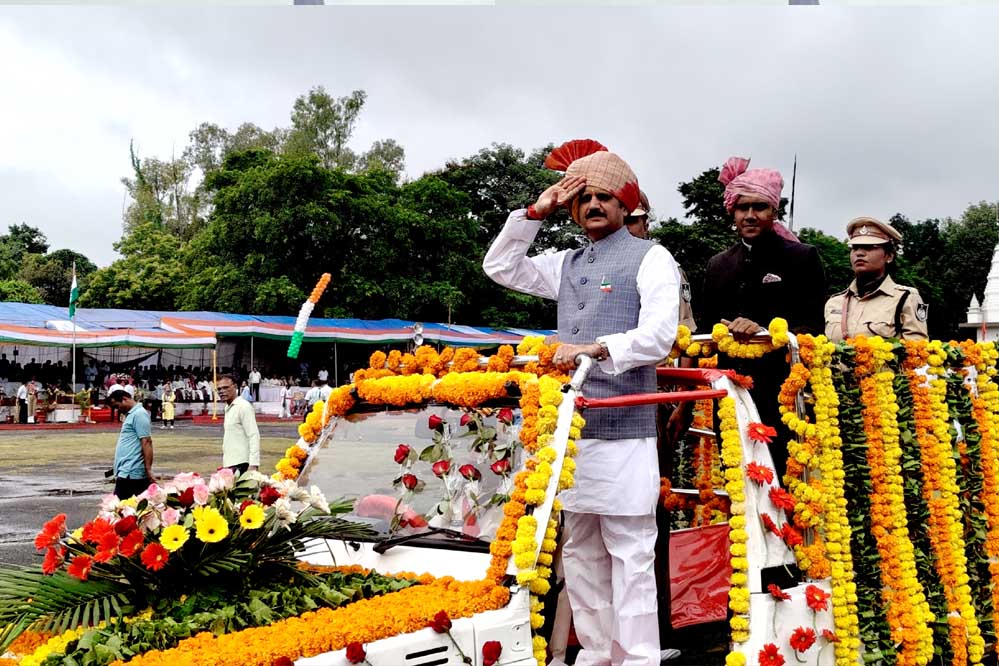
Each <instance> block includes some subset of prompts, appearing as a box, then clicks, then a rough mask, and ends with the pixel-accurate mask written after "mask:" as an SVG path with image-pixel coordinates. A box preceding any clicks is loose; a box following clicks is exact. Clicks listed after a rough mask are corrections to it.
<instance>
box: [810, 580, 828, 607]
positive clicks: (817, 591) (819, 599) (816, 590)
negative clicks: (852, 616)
mask: <svg viewBox="0 0 999 666" xmlns="http://www.w3.org/2000/svg"><path fill="white" fill-rule="evenodd" d="M830 596H832V595H830V594H829V593H828V592H824V591H823V590H822V588H820V587H816V586H815V585H809V586H808V587H806V588H805V603H807V604H808V607H809V608H811V609H812V610H813V611H824V610H828V609H829V597H830Z"/></svg>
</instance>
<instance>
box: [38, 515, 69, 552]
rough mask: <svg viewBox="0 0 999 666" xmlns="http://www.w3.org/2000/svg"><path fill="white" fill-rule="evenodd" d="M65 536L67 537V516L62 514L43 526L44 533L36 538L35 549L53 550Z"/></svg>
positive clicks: (40, 533)
mask: <svg viewBox="0 0 999 666" xmlns="http://www.w3.org/2000/svg"><path fill="white" fill-rule="evenodd" d="M64 536H66V514H65V513H60V514H59V515H58V516H56V517H55V518H53V519H52V520H50V521H48V522H47V523H45V524H44V525H42V531H41V532H39V533H38V536H36V537H35V548H37V549H38V550H39V551H42V550H45V549H46V548H52V547H53V546H55V545H56V544H58V543H59V539H61V538H63V537H64Z"/></svg>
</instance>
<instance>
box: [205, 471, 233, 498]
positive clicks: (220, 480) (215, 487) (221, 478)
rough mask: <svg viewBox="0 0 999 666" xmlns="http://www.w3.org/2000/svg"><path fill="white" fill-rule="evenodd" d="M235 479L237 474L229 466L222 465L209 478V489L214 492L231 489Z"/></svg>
mask: <svg viewBox="0 0 999 666" xmlns="http://www.w3.org/2000/svg"><path fill="white" fill-rule="evenodd" d="M235 481H236V475H235V474H233V472H232V470H231V469H229V468H228V467H222V468H221V469H219V470H218V471H217V472H215V473H214V474H212V478H211V479H209V480H208V490H209V492H213V493H218V492H222V491H224V490H229V489H230V488H232V486H233V483H235ZM195 501H197V500H195Z"/></svg>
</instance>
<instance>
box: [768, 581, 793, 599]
mask: <svg viewBox="0 0 999 666" xmlns="http://www.w3.org/2000/svg"><path fill="white" fill-rule="evenodd" d="M767 591H768V592H770V596H772V597H773V598H774V599H776V600H777V601H789V600H790V599H791V595H790V594H788V593H787V592H785V591H784V590H782V589H780V588H779V587H777V584H776V583H770V584H769V585H767Z"/></svg>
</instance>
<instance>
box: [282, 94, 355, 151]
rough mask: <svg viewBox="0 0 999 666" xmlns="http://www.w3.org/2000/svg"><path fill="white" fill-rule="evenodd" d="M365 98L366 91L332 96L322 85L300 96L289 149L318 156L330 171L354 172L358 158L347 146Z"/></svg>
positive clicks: (293, 112) (294, 113) (294, 114)
mask: <svg viewBox="0 0 999 666" xmlns="http://www.w3.org/2000/svg"><path fill="white" fill-rule="evenodd" d="M366 99H367V93H365V92H364V91H363V90H355V91H354V92H352V93H351V94H350V95H347V96H344V97H333V96H332V95H330V94H329V93H328V92H326V89H325V88H323V87H322V86H318V87H316V88H313V89H311V90H310V91H309V92H308V93H306V94H305V95H301V96H300V97H299V98H298V99H296V100H295V104H294V106H293V108H292V112H291V131H290V133H289V135H288V141H287V143H286V145H285V148H286V150H287V151H289V152H291V153H292V154H295V155H302V154H313V155H316V156H317V157H318V158H319V162H320V164H322V165H323V166H325V167H326V168H327V169H333V168H340V169H347V170H351V169H353V168H354V166H355V163H356V161H357V155H356V154H355V153H354V151H352V150H351V149H350V148H349V147H348V146H347V143H348V142H349V141H350V137H351V135H352V134H353V133H354V125H355V124H356V123H357V118H358V116H360V114H361V109H362V108H364V102H365V100H366Z"/></svg>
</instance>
